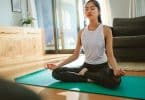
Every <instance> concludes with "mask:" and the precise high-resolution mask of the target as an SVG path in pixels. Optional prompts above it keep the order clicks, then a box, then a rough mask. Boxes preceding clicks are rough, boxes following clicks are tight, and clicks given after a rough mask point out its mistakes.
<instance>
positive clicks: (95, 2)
mask: <svg viewBox="0 0 145 100" xmlns="http://www.w3.org/2000/svg"><path fill="white" fill-rule="evenodd" d="M90 2H92V3H93V4H94V5H95V7H97V8H98V10H99V12H100V11H101V7H100V4H99V2H98V1H96V0H89V1H88V2H87V3H86V5H85V6H87V4H88V3H90ZM98 21H99V22H100V23H102V20H101V15H100V14H99V16H98Z"/></svg>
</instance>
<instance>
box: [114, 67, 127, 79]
mask: <svg viewBox="0 0 145 100" xmlns="http://www.w3.org/2000/svg"><path fill="white" fill-rule="evenodd" d="M113 71H114V75H115V76H117V77H120V76H124V75H125V71H124V70H123V69H121V68H116V69H113Z"/></svg>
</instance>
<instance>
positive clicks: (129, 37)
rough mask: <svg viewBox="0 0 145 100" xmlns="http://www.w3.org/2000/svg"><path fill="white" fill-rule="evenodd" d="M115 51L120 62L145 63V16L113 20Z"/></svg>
mask: <svg viewBox="0 0 145 100" xmlns="http://www.w3.org/2000/svg"><path fill="white" fill-rule="evenodd" d="M111 29H112V34H113V49H114V55H115V57H116V59H117V60H118V61H144V62H145V16H141V17H136V18H114V19H113V27H112V28H111Z"/></svg>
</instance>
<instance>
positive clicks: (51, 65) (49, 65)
mask: <svg viewBox="0 0 145 100" xmlns="http://www.w3.org/2000/svg"><path fill="white" fill-rule="evenodd" d="M45 68H47V69H51V70H54V69H56V68H58V66H57V65H56V64H47V65H46V67H45Z"/></svg>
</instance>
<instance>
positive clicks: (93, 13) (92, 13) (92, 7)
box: [85, 2, 100, 20]
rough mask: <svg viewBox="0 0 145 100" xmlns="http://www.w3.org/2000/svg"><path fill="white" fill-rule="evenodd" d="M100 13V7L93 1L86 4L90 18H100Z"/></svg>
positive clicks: (86, 13) (86, 11)
mask: <svg viewBox="0 0 145 100" xmlns="http://www.w3.org/2000/svg"><path fill="white" fill-rule="evenodd" d="M99 14H100V12H99V10H98V8H97V7H96V6H95V5H94V4H93V3H92V2H89V3H88V4H87V5H86V6H85V16H86V17H87V18H88V19H89V20H92V19H96V18H98V16H99Z"/></svg>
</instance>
